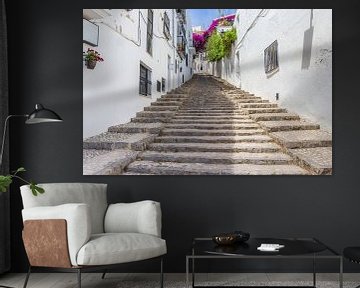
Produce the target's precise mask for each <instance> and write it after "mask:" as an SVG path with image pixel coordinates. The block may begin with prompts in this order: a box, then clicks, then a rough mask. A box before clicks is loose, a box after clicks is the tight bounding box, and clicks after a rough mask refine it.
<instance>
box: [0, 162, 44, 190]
mask: <svg viewBox="0 0 360 288" xmlns="http://www.w3.org/2000/svg"><path fill="white" fill-rule="evenodd" d="M25 171H26V170H25V168H24V167H20V168H18V169H17V170H16V171H14V172H12V174H9V175H0V192H6V191H7V189H8V188H9V186H10V184H11V183H12V182H13V178H17V179H19V180H21V181H22V182H25V183H26V184H29V185H30V189H31V192H32V194H33V195H34V196H37V195H38V194H42V193H44V192H45V190H44V189H43V188H41V187H39V186H37V184H36V183H35V182H33V181H30V182H29V181H26V180H25V179H24V178H22V177H20V176H19V175H17V174H18V173H21V172H25Z"/></svg>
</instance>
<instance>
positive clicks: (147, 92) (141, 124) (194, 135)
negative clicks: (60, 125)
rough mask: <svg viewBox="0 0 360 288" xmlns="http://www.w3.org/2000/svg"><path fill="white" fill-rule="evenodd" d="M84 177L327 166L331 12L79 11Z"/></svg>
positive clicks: (293, 171)
mask: <svg viewBox="0 0 360 288" xmlns="http://www.w3.org/2000/svg"><path fill="white" fill-rule="evenodd" d="M83 174H84V175H331V174H332V10H331V9H83Z"/></svg>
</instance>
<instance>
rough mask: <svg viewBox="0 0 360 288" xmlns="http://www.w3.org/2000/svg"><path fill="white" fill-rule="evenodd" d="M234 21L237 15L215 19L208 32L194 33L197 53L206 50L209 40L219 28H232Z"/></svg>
mask: <svg viewBox="0 0 360 288" xmlns="http://www.w3.org/2000/svg"><path fill="white" fill-rule="evenodd" d="M234 20H235V14H231V15H227V16H223V17H220V18H217V19H214V20H213V21H212V22H211V24H210V26H209V28H208V29H207V30H205V31H201V32H194V33H193V41H194V46H195V49H196V51H197V52H201V51H203V50H204V49H205V46H206V42H207V40H208V39H209V38H210V36H211V35H212V34H213V32H214V30H216V27H217V26H231V25H232V23H233V22H234Z"/></svg>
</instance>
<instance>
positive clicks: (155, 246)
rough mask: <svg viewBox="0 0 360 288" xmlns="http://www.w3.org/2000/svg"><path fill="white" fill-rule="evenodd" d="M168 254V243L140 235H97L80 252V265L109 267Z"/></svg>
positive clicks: (78, 258) (78, 259)
mask: <svg viewBox="0 0 360 288" xmlns="http://www.w3.org/2000/svg"><path fill="white" fill-rule="evenodd" d="M163 254H166V241H165V240H163V239H161V238H158V237H156V236H152V235H148V234H140V233H103V234H95V235H92V236H91V237H90V240H89V242H87V243H86V244H85V245H84V246H83V247H81V249H80V250H79V253H78V256H77V264H78V265H108V264H118V263H126V262H133V261H138V260H145V259H149V258H153V257H157V256H161V255H163Z"/></svg>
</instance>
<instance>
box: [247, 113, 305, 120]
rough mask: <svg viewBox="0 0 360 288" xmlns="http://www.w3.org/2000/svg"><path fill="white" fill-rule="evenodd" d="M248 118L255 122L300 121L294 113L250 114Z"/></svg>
mask: <svg viewBox="0 0 360 288" xmlns="http://www.w3.org/2000/svg"><path fill="white" fill-rule="evenodd" d="M250 118H251V119H253V120H255V121H276V120H300V117H299V115H297V114H294V113H258V114H250Z"/></svg>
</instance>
